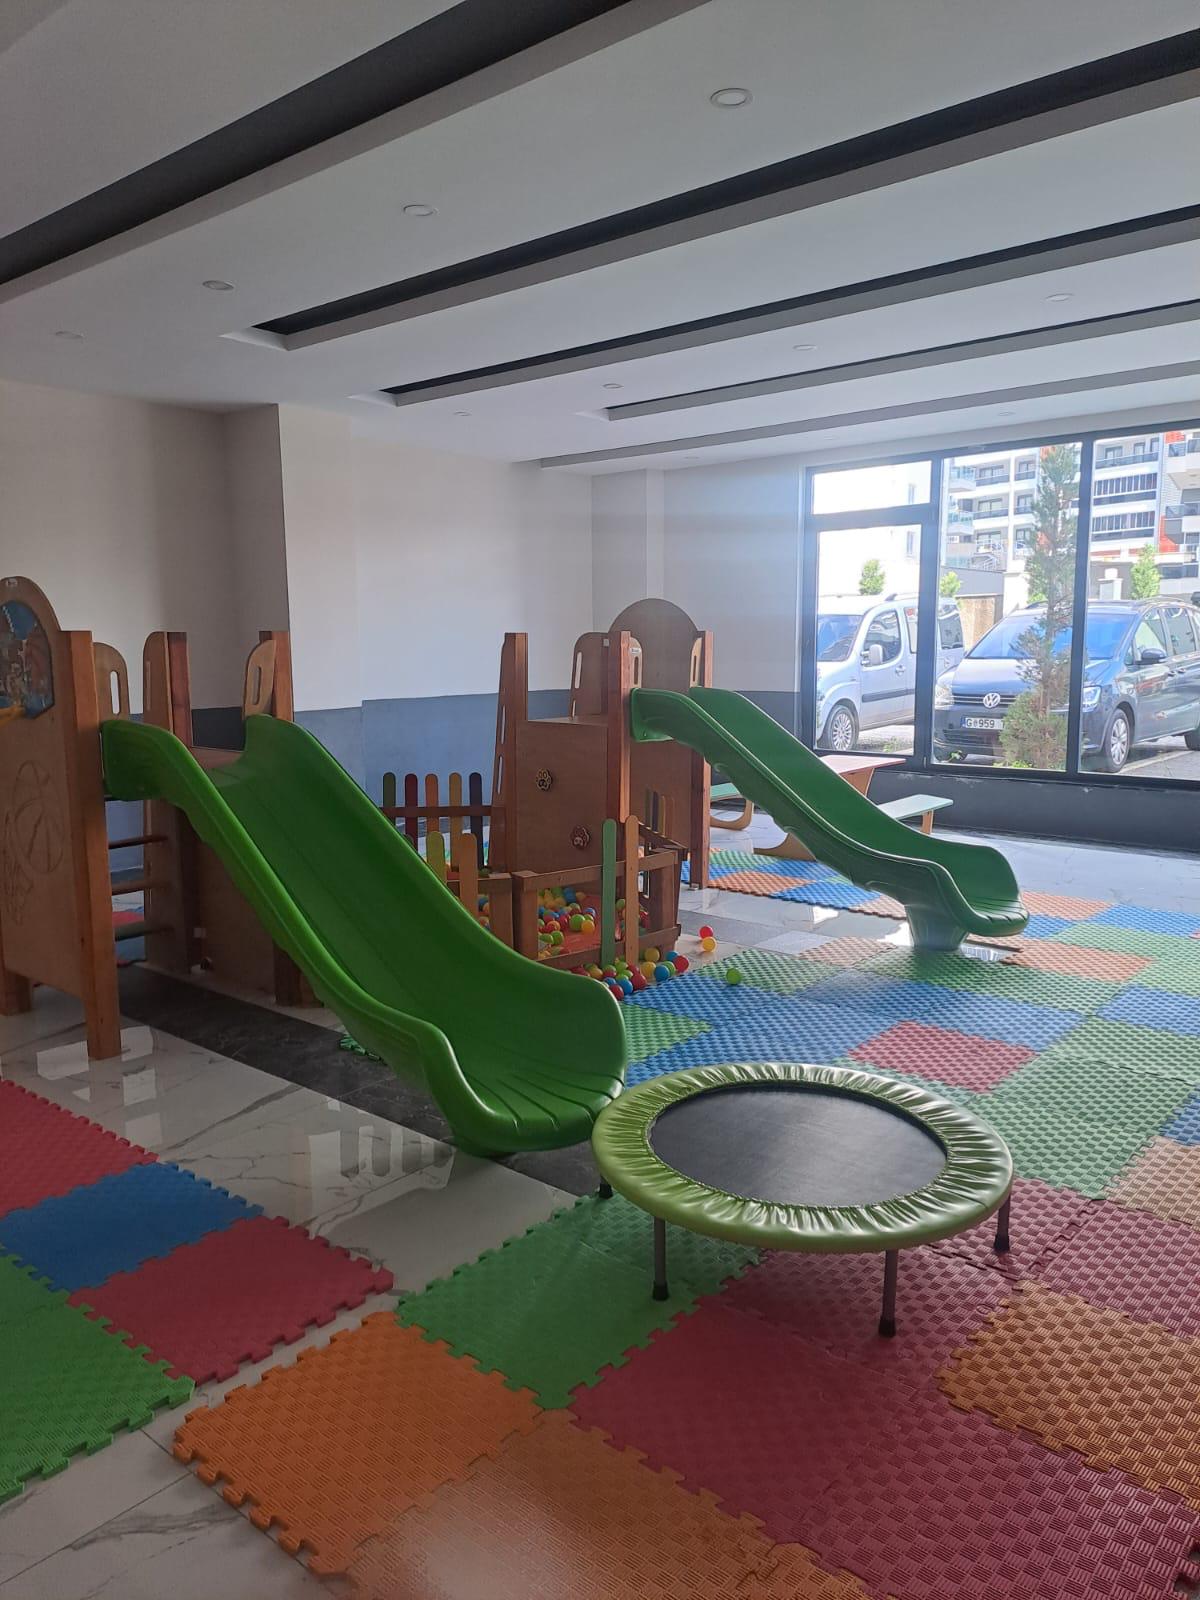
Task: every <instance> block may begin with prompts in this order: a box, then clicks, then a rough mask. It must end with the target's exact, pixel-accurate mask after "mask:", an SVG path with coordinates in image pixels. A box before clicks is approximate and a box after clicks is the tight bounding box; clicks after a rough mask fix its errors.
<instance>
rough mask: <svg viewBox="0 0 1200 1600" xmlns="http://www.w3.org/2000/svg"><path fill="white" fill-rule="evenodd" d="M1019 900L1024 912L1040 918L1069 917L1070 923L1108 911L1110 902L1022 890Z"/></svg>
mask: <svg viewBox="0 0 1200 1600" xmlns="http://www.w3.org/2000/svg"><path fill="white" fill-rule="evenodd" d="M1021 899H1022V901H1023V902H1024V905H1025V909H1026V911H1032V912H1033V913H1034V915H1035V916H1040V917H1069V918H1070V919H1071V921H1072V922H1082V921H1084V919H1085V918H1087V917H1096V916H1099V914H1100V913H1101V912H1102V911H1108V910H1109V909H1110V907H1111V906H1112V904H1113V902H1112V901H1111V900H1086V899H1082V898H1080V896H1078V895H1073V894H1052V893H1050V892H1049V891H1047V890H1045V889H1022V890H1021Z"/></svg>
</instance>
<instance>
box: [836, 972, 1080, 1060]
mask: <svg viewBox="0 0 1200 1600" xmlns="http://www.w3.org/2000/svg"><path fill="white" fill-rule="evenodd" d="M804 998H805V999H806V1000H812V1001H815V1002H816V1003H817V1004H819V1005H830V1006H837V1007H839V1009H840V1008H842V1007H850V1008H852V1009H854V1010H858V1011H866V1012H871V1013H873V1014H874V1015H876V1016H881V1017H886V1018H888V1019H889V1020H890V1021H893V1022H910V1021H911V1022H929V1023H935V1024H936V1025H937V1026H938V1027H942V1028H951V1029H953V1030H954V1031H955V1032H957V1033H971V1034H975V1035H977V1036H978V1037H980V1038H984V1039H997V1040H1000V1041H1002V1042H1003V1043H1004V1044H1019V1045H1024V1046H1025V1047H1026V1048H1027V1049H1030V1050H1045V1049H1047V1048H1049V1046H1050V1045H1052V1044H1053V1043H1054V1041H1055V1040H1056V1039H1060V1038H1061V1037H1062V1036H1063V1035H1064V1034H1065V1033H1069V1032H1070V1031H1071V1029H1072V1028H1076V1027H1078V1026H1079V1023H1080V1022H1081V1021H1082V1013H1081V1012H1078V1011H1067V1010H1063V1009H1059V1008H1056V1007H1052V1006H1037V1005H1028V1004H1026V1003H1025V1002H1024V1001H1023V1000H1010V999H1009V998H1007V996H1003V995H992V994H985V993H981V992H980V991H979V990H977V989H946V988H943V987H942V986H941V985H940V984H933V983H922V982H920V981H919V980H917V979H914V978H889V977H885V976H881V975H879V974H877V973H872V972H863V971H860V970H857V969H855V968H853V967H851V968H848V969H846V970H844V971H842V972H838V973H835V974H834V975H833V976H832V977H830V978H829V979H828V980H827V981H826V982H824V983H818V984H814V985H813V986H812V987H811V988H809V989H806V990H805V991H804Z"/></svg>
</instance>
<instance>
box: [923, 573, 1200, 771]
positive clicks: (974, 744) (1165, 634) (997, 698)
mask: <svg viewBox="0 0 1200 1600" xmlns="http://www.w3.org/2000/svg"><path fill="white" fill-rule="evenodd" d="M1044 616H1045V608H1044V607H1039V606H1031V607H1029V608H1028V609H1027V610H1024V611H1014V612H1012V613H1011V614H1010V615H1009V616H1007V617H1005V618H1004V619H1003V620H1002V621H1000V622H998V623H997V624H996V625H995V627H994V628H991V629H989V631H988V632H987V633H985V634H984V636H983V638H982V639H980V640H979V642H978V643H977V644H975V645H973V646H972V648H971V649H970V650H968V651H967V653H966V655H965V656H964V657H963V659H962V660H961V661H960V662H959V664H958V665H957V666H956V667H955V668H953V670H952V671H950V672H944V673H942V675H941V677H940V678H939V679H938V681H937V685H936V688H935V690H934V699H933V706H934V710H933V755H934V760H935V761H953V760H961V759H963V758H965V757H967V756H983V757H987V758H989V759H991V760H993V761H994V760H997V759H1003V755H1002V750H1001V745H1000V735H1001V732H1002V730H1003V727H1004V718H1005V715H1006V713H1007V711H1008V708H1009V706H1011V705H1012V703H1013V701H1014V700H1015V699H1016V698H1017V696H1018V695H1019V694H1020V693H1022V691H1023V690H1025V689H1027V688H1028V687H1029V684H1028V682H1027V680H1026V679H1025V677H1023V676H1022V671H1021V669H1022V667H1023V666H1025V664H1026V662H1027V660H1028V656H1027V653H1026V645H1025V642H1024V641H1025V635H1026V634H1028V632H1029V630H1030V629H1031V628H1033V627H1036V626H1037V624H1038V623H1040V622H1041V621H1042V619H1043V618H1044ZM1070 644H1071V641H1070V634H1069V631H1068V630H1064V631H1063V633H1062V635H1061V636H1060V639H1059V640H1058V642H1057V648H1058V649H1060V650H1061V651H1062V652H1063V653H1064V654H1065V653H1066V652H1067V651H1069V650H1070ZM1063 715H1064V716H1065V715H1066V708H1065V706H1064V707H1063ZM1169 734H1176V735H1178V734H1182V735H1183V737H1184V739H1185V740H1186V742H1187V747H1188V749H1189V750H1200V610H1197V608H1196V607H1195V606H1191V605H1186V604H1184V603H1183V602H1181V601H1177V600H1172V599H1168V598H1165V597H1160V598H1159V599H1157V600H1098V601H1092V602H1091V603H1090V604H1089V605H1088V613H1087V659H1086V662H1085V665H1084V672H1083V714H1082V723H1081V748H1082V750H1083V751H1084V753H1085V754H1088V755H1091V756H1093V757H1094V758H1095V761H1096V764H1097V765H1098V766H1099V767H1100V768H1101V770H1102V771H1104V772H1120V770H1121V768H1122V767H1123V766H1124V765H1125V763H1126V761H1127V760H1128V759H1129V752H1130V749H1131V748H1132V746H1133V745H1134V744H1142V743H1144V742H1145V741H1146V740H1149V739H1162V738H1165V737H1166V736H1167V735H1169Z"/></svg>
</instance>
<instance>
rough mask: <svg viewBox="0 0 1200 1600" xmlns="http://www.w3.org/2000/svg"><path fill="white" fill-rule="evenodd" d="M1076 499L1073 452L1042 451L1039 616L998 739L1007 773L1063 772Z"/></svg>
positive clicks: (1064, 448) (1033, 545)
mask: <svg viewBox="0 0 1200 1600" xmlns="http://www.w3.org/2000/svg"><path fill="white" fill-rule="evenodd" d="M1078 492H1079V450H1078V447H1077V446H1075V445H1070V444H1055V445H1047V446H1046V448H1045V449H1043V450H1042V452H1041V457H1040V460H1039V462H1038V483H1037V495H1036V497H1035V499H1034V505H1033V513H1034V531H1033V537H1032V540H1031V542H1030V549H1029V555H1028V557H1027V559H1026V566H1025V571H1026V576H1027V577H1028V580H1029V598H1030V601H1031V602H1032V603H1033V604H1035V605H1038V606H1040V607H1041V612H1040V615H1039V616H1038V618H1037V620H1036V621H1035V622H1033V623H1032V624H1031V625H1030V627H1028V628H1027V629H1026V630H1025V632H1024V633H1023V634H1022V635H1021V638H1020V641H1019V643H1020V648H1021V655H1022V660H1021V665H1020V668H1019V671H1020V674H1021V677H1022V679H1023V680H1024V682H1025V684H1026V686H1027V687H1026V688H1025V689H1023V690H1022V691H1021V693H1020V694H1019V695H1018V696H1017V697H1016V699H1015V700H1014V701H1013V703H1012V705H1011V706H1010V707H1009V709H1008V714H1007V715H1006V717H1005V718H1004V728H1003V731H1002V732H1001V735H1000V744H1001V748H1002V750H1003V753H1004V759H1005V761H1006V762H1007V763H1008V765H1009V766H1013V767H1042V768H1046V769H1048V770H1051V771H1053V770H1055V769H1057V768H1061V767H1063V766H1065V765H1066V759H1067V716H1066V705H1067V696H1068V694H1069V692H1070V679H1071V652H1070V648H1069V643H1068V641H1069V640H1070V628H1071V610H1072V601H1073V596H1074V590H1075V537H1076V531H1077V526H1078V522H1079V514H1078V512H1077V510H1076V509H1075V505H1074V502H1075V497H1076V495H1077V494H1078Z"/></svg>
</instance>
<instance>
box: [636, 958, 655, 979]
mask: <svg viewBox="0 0 1200 1600" xmlns="http://www.w3.org/2000/svg"><path fill="white" fill-rule="evenodd" d="M638 970H639V971H640V972H641V974H642V977H643V978H645V980H646V982H647V983H653V982H654V962H653V961H643V962H642V964H641V967H640V968H639V969H638Z"/></svg>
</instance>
